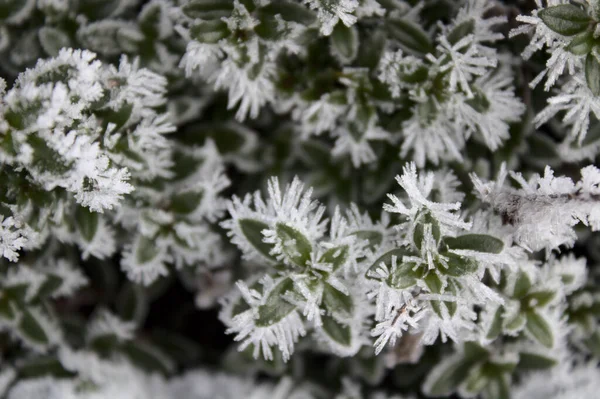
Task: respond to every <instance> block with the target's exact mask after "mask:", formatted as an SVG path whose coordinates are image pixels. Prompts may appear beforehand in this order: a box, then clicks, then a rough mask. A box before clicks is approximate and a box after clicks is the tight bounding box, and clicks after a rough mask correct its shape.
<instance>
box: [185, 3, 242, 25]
mask: <svg viewBox="0 0 600 399" xmlns="http://www.w3.org/2000/svg"><path fill="white" fill-rule="evenodd" d="M181 10H182V11H183V13H184V14H185V15H187V16H188V17H189V18H192V19H196V18H198V19H204V20H209V19H216V20H220V19H221V18H223V17H229V16H230V15H231V12H232V11H233V2H232V1H230V0H192V1H190V2H188V3H187V4H185V5H184V6H183V7H181Z"/></svg>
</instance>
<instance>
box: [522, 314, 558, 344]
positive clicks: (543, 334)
mask: <svg viewBox="0 0 600 399" xmlns="http://www.w3.org/2000/svg"><path fill="white" fill-rule="evenodd" d="M525 329H526V330H527V332H529V334H531V336H532V337H533V338H535V340H536V341H538V342H539V343H540V344H542V345H544V346H545V347H547V348H552V346H553V345H554V337H553V334H552V328H551V327H550V324H548V322H547V321H546V319H545V318H544V317H543V316H541V315H540V314H539V313H537V312H534V311H529V312H527V324H525Z"/></svg>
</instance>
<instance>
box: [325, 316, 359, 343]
mask: <svg viewBox="0 0 600 399" xmlns="http://www.w3.org/2000/svg"><path fill="white" fill-rule="evenodd" d="M321 319H322V320H323V331H325V333H326V334H327V335H328V336H329V338H331V339H332V340H334V341H335V342H337V343H338V344H339V345H343V346H350V345H351V344H352V331H351V330H350V326H347V325H344V324H341V323H339V322H338V321H336V320H335V319H334V318H333V317H331V316H327V315H325V316H323V317H322V318H321Z"/></svg>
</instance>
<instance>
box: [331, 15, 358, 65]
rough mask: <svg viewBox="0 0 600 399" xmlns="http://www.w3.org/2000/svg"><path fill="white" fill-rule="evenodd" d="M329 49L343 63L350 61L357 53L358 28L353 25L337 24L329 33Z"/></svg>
mask: <svg viewBox="0 0 600 399" xmlns="http://www.w3.org/2000/svg"><path fill="white" fill-rule="evenodd" d="M329 40H331V50H332V52H333V55H334V56H335V57H336V58H338V59H339V60H340V62H342V63H343V64H349V63H351V62H352V61H353V60H354V59H355V58H356V55H357V54H358V30H357V29H356V27H355V26H350V27H348V26H346V25H344V24H337V25H336V26H335V28H334V29H333V32H332V33H331V36H330V39H329Z"/></svg>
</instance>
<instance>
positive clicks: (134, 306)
mask: <svg viewBox="0 0 600 399" xmlns="http://www.w3.org/2000/svg"><path fill="white" fill-rule="evenodd" d="M116 306H117V312H118V314H119V317H120V318H121V319H123V320H124V321H134V322H136V323H137V324H138V325H141V324H142V323H143V321H144V319H145V318H146V315H147V314H148V300H147V298H146V294H145V291H144V289H143V288H142V287H141V286H139V285H137V284H134V283H131V282H127V283H125V284H124V285H123V288H122V289H121V291H120V292H119V295H118V297H117V301H116Z"/></svg>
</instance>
